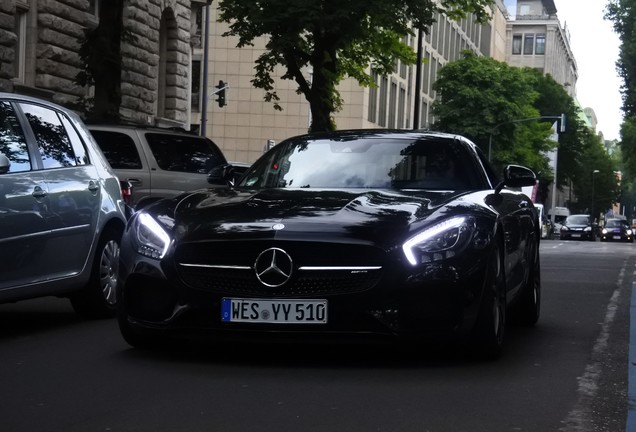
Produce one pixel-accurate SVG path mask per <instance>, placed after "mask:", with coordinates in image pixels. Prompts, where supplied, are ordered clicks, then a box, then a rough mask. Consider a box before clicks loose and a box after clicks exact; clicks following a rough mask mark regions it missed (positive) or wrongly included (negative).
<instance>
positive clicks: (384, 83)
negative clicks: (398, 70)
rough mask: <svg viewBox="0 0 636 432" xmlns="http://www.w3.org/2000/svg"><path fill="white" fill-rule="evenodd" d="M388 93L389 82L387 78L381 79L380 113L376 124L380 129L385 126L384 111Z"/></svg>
mask: <svg viewBox="0 0 636 432" xmlns="http://www.w3.org/2000/svg"><path fill="white" fill-rule="evenodd" d="M388 92H389V80H388V79H387V77H382V80H381V81H380V112H379V117H378V124H379V125H380V126H382V127H385V126H386V109H387V106H386V104H387V100H388V96H387V93H388Z"/></svg>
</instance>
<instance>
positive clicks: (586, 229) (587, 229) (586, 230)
mask: <svg viewBox="0 0 636 432" xmlns="http://www.w3.org/2000/svg"><path fill="white" fill-rule="evenodd" d="M583 231H585V232H590V231H592V227H585V229H584V230H583Z"/></svg>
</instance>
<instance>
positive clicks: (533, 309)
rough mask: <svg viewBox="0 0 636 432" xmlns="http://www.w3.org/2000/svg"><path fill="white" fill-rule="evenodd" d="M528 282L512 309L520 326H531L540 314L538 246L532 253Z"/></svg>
mask: <svg viewBox="0 0 636 432" xmlns="http://www.w3.org/2000/svg"><path fill="white" fill-rule="evenodd" d="M532 260H533V262H532V264H531V267H530V274H529V275H528V281H527V283H526V285H525V286H524V287H523V291H522V292H521V294H520V297H519V300H518V302H517V303H516V305H515V309H514V312H515V313H514V315H513V316H514V320H515V322H516V323H518V324H521V325H527V326H533V325H535V324H536V323H537V321H539V315H540V313H541V262H540V258H539V245H537V246H536V248H535V250H534V252H533V258H532Z"/></svg>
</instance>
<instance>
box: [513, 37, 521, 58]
mask: <svg viewBox="0 0 636 432" xmlns="http://www.w3.org/2000/svg"><path fill="white" fill-rule="evenodd" d="M521 41H522V39H521V35H520V34H517V35H513V36H512V54H514V55H519V54H521Z"/></svg>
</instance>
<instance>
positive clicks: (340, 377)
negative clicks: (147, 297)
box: [0, 240, 636, 432]
mask: <svg viewBox="0 0 636 432" xmlns="http://www.w3.org/2000/svg"><path fill="white" fill-rule="evenodd" d="M541 263H542V278H543V309H542V317H541V319H540V321H539V324H538V325H537V326H536V327H535V328H532V329H526V328H517V327H511V328H509V332H508V337H509V338H508V343H507V346H506V350H505V354H504V356H503V357H502V358H501V359H500V360H498V361H496V362H477V361H475V360H471V359H468V358H464V357H462V356H451V355H440V354H438V353H428V354H427V353H422V352H419V351H416V350H404V351H390V350H387V349H381V348H373V347H367V348H359V347H355V348H353V347H349V348H348V347H325V346H316V347H309V348H299V347H294V346H288V347H280V346H277V347H267V346H249V347H236V346H234V347H233V346H228V345H223V346H208V347H201V348H193V349H191V350H187V351H185V352H181V353H172V354H167V353H163V354H162V353H148V352H143V351H138V350H134V349H131V348H129V347H128V345H126V343H125V342H124V341H123V339H122V338H121V336H120V335H119V332H118V329H117V326H116V323H115V321H114V320H101V321H82V320H81V319H79V318H77V317H76V316H75V315H74V313H73V311H72V309H71V307H70V306H69V304H68V303H67V301H66V300H64V299H55V298H49V299H39V300H30V301H25V302H21V303H17V304H8V305H0V329H1V330H0V430H1V431H2V432H22V431H28V432H40V431H42V432H57V431H60V432H75V431H77V432H99V431H114V432H123V431H126V432H128V431H139V432H164V431H165V432H179V431H184V432H199V431H200V432H212V431H213V432H270V431H271V432H274V431H276V432H281V431H290V432H309V431H312V432H313V431H316V432H318V431H319V432H326V431H330V432H343V431H354V432H358V431H360V432H372V431H390V432H394V431H396V432H397V431H400V432H402V431H404V432H407V431H417V432H426V431H435V432H438V431H442V432H447V431H448V432H462V431H466V432H481V431H483V432H500V431H501V432H504V431H528V432H551V431H565V432H588V431H590V432H591V431H594V432H597V431H608V432H619V431H624V430H625V427H626V420H627V416H628V406H627V405H628V404H627V393H628V382H627V381H628V363H629V362H628V349H629V327H630V322H629V313H630V299H631V291H632V283H633V281H634V280H636V276H634V270H635V269H636V267H635V266H636V245H632V244H605V243H600V242H595V243H591V242H577V241H571V242H561V241H559V240H549V241H544V242H543V244H542V247H541Z"/></svg>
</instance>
